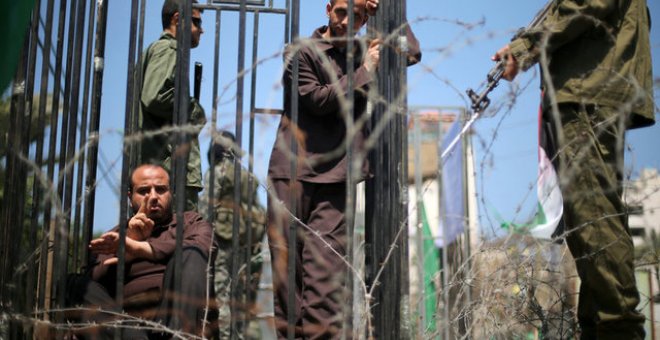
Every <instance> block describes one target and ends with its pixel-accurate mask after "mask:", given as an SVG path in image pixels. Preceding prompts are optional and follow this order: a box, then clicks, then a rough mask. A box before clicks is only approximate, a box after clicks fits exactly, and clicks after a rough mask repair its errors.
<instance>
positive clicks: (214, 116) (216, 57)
mask: <svg viewBox="0 0 660 340" xmlns="http://www.w3.org/2000/svg"><path fill="white" fill-rule="evenodd" d="M221 18H222V11H220V10H217V11H216V12H215V40H214V42H215V47H214V49H213V102H212V109H211V127H212V129H211V144H212V145H213V143H215V141H216V138H217V136H218V78H219V68H220V67H219V66H220V23H221V22H220V20H221ZM209 155H210V158H209V168H210V169H211V170H210V171H209V187H208V188H207V189H208V201H207V202H208V209H207V211H208V212H209V219H208V220H209V221H215V207H214V198H215V189H216V188H215V169H214V168H215V161H216V159H215V152H210V153H209Z"/></svg>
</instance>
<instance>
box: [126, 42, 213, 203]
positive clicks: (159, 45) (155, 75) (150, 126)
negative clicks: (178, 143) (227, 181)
mask: <svg viewBox="0 0 660 340" xmlns="http://www.w3.org/2000/svg"><path fill="white" fill-rule="evenodd" d="M176 46H177V42H176V39H175V38H174V37H173V36H172V35H171V34H169V33H166V32H163V34H162V35H161V36H160V39H159V40H157V41H155V42H154V43H152V44H151V45H150V46H149V47H148V48H147V50H146V52H145V53H144V61H143V66H142V76H143V77H142V79H143V80H142V91H141V94H140V104H141V105H140V120H141V121H140V127H141V131H142V132H143V133H145V134H150V133H158V132H160V131H161V129H163V128H167V127H171V126H172V124H173V123H172V113H173V110H174V72H175V68H176ZM188 123H189V124H191V125H192V127H191V131H190V133H189V135H190V148H189V151H190V153H189V155H188V164H187V178H186V210H196V206H197V195H198V193H199V192H200V191H201V190H202V162H201V158H200V151H199V140H198V135H199V132H200V131H201V129H202V127H203V126H204V124H206V115H205V113H204V109H203V108H202V107H201V106H200V105H199V103H197V101H196V100H195V99H194V98H190V110H189V112H188ZM171 135H172V131H163V132H160V133H158V134H156V135H155V136H146V137H145V138H144V139H143V140H142V143H141V152H140V154H141V160H140V161H139V163H155V164H159V165H161V166H163V167H164V168H165V170H167V171H170V168H171V164H172V161H171V157H172V151H173V150H172V147H173V146H172V143H171V141H170V136H171Z"/></svg>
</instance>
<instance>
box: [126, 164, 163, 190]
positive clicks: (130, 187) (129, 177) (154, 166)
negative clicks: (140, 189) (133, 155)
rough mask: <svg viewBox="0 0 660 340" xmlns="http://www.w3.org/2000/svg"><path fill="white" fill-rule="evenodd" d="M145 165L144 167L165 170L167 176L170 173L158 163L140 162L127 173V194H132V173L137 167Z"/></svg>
mask: <svg viewBox="0 0 660 340" xmlns="http://www.w3.org/2000/svg"><path fill="white" fill-rule="evenodd" d="M145 167H146V168H156V169H162V170H163V171H165V172H166V173H167V175H168V176H169V175H170V172H169V171H167V169H165V168H164V167H163V166H162V165H160V164H156V163H144V164H140V165H138V166H136V167H135V169H133V170H132V171H131V173H130V174H129V176H128V194H129V195H132V194H133V185H134V183H133V175H134V174H135V171H136V170H137V169H139V168H145Z"/></svg>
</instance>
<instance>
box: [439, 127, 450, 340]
mask: <svg viewBox="0 0 660 340" xmlns="http://www.w3.org/2000/svg"><path fill="white" fill-rule="evenodd" d="M439 124H440V127H439V129H440V139H439V140H442V131H443V130H442V124H443V123H442V120H441V122H440V123H439ZM440 145H442V144H440ZM441 149H442V148H438V155H439V156H438V169H439V173H438V212H439V214H438V216H439V220H438V222H439V223H440V226H441V227H442V249H441V251H440V257H441V258H442V270H441V271H440V273H441V274H440V275H441V276H440V277H441V278H442V322H441V328H442V332H443V333H442V338H443V339H449V336H450V334H451V333H450V326H451V325H450V324H449V307H450V306H449V259H448V257H449V251H448V249H447V233H448V230H447V223H446V221H445V220H444V219H445V212H444V209H443V206H444V204H443V203H442V201H443V200H444V186H443V173H444V171H445V169H444V164H445V162H444V161H443V159H442V156H441V155H442V150H441Z"/></svg>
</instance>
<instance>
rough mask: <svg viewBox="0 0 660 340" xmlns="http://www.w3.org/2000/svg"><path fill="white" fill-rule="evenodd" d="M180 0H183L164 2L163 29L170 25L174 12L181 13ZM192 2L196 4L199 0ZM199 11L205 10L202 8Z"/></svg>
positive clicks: (167, 0) (162, 13)
mask: <svg viewBox="0 0 660 340" xmlns="http://www.w3.org/2000/svg"><path fill="white" fill-rule="evenodd" d="M179 1H181V0H165V3H163V10H162V11H161V20H162V21H163V29H166V28H168V27H170V21H172V17H173V16H174V13H179ZM192 3H193V4H196V3H198V2H197V0H192ZM199 12H200V13H201V12H204V11H203V10H201V9H200V10H199Z"/></svg>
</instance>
